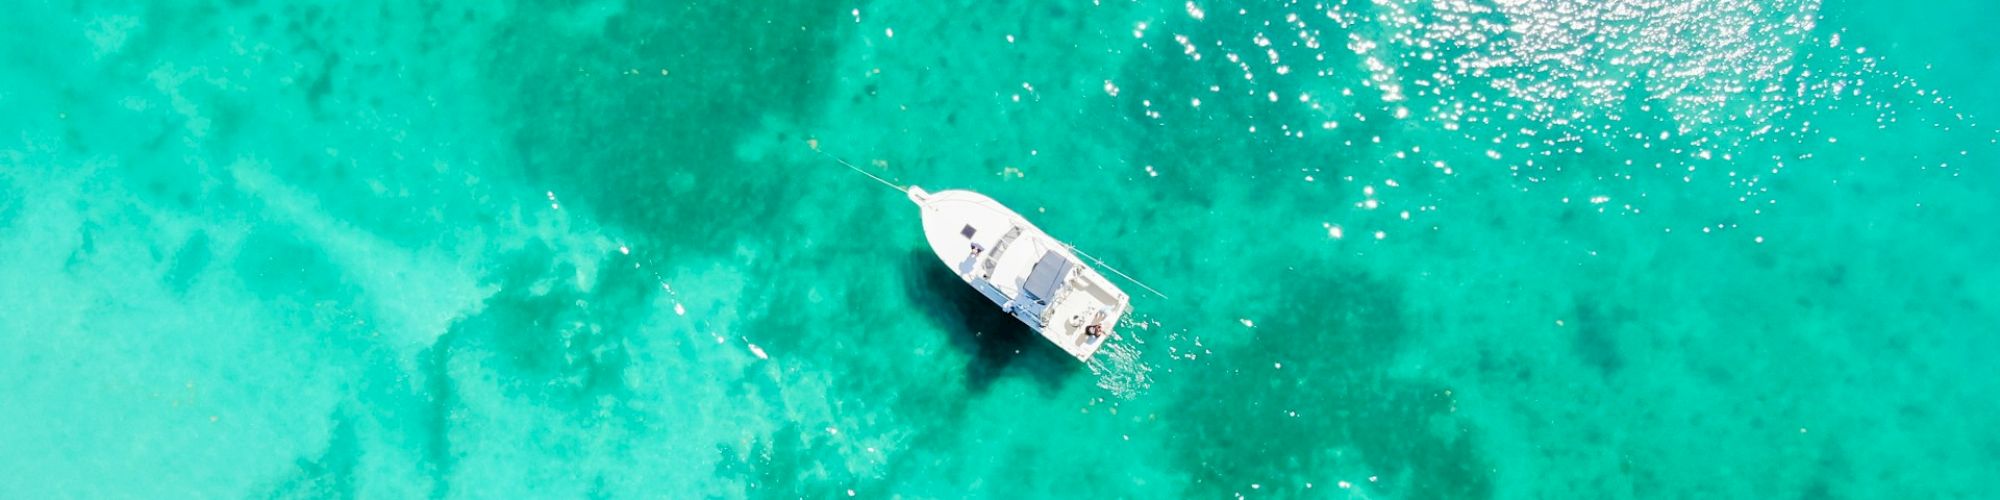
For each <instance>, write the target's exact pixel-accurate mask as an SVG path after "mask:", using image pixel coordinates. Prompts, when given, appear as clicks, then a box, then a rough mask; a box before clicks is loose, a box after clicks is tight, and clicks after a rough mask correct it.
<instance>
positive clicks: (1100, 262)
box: [1063, 243, 1173, 300]
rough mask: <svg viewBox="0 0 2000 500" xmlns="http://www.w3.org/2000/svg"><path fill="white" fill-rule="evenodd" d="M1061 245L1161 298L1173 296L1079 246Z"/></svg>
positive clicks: (1170, 298)
mask: <svg viewBox="0 0 2000 500" xmlns="http://www.w3.org/2000/svg"><path fill="white" fill-rule="evenodd" d="M1063 246H1066V247H1069V249H1070V251H1072V252H1076V254H1077V255H1082V256H1083V258H1086V259H1090V261H1091V262H1096V263H1097V265H1100V266H1104V269H1105V270H1107V271H1111V273H1112V274H1116V275H1118V277H1120V278H1125V281H1130V282H1132V284H1134V285H1139V288H1144V289H1146V291H1148V292H1153V295H1158V296H1160V298H1162V299H1168V300H1172V299H1173V297H1168V296H1167V294H1164V293H1160V291H1159V290H1154V289H1153V287H1150V286H1146V283H1145V282H1143V281H1139V279H1138V278H1133V277H1132V275H1129V274H1125V272H1124V271H1119V270H1118V268H1115V267H1111V264H1106V263H1104V261H1103V260H1101V259H1098V258H1097V256H1094V255H1091V254H1090V253H1089V252H1085V251H1083V249H1081V248H1077V247H1076V245H1071V244H1068V243H1064V244H1063Z"/></svg>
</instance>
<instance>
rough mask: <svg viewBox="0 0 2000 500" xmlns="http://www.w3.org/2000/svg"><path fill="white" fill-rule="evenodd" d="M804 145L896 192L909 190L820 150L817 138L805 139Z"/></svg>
mask: <svg viewBox="0 0 2000 500" xmlns="http://www.w3.org/2000/svg"><path fill="white" fill-rule="evenodd" d="M806 145H807V146H811V147H812V150H813V152H814V153H819V155H820V156H825V157H826V158H827V159H829V160H833V161H834V162H837V163H839V164H840V165H841V166H844V167H847V169H848V170H853V171H855V172H859V173H861V175H866V176H868V178H870V179H875V182H880V183H882V185H884V186H889V189H894V190H896V191H897V192H908V191H909V188H905V187H903V186H899V185H896V183H894V182H889V181H888V180H887V179H883V178H881V177H880V176H876V175H875V174H871V173H868V171H867V170H862V169H861V167H856V166H854V164H852V163H848V162H847V160H842V159H840V157H838V156H834V155H833V153H828V152H826V151H825V150H822V149H820V148H819V139H809V140H807V141H806Z"/></svg>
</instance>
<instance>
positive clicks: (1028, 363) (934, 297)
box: [903, 250, 1083, 394]
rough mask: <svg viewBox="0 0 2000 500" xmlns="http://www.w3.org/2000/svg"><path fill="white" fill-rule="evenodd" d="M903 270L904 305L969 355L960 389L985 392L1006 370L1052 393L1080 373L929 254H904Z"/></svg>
mask: <svg viewBox="0 0 2000 500" xmlns="http://www.w3.org/2000/svg"><path fill="white" fill-rule="evenodd" d="M903 272H904V276H905V277H906V281H907V286H905V287H904V289H905V290H907V291H908V292H909V294H910V302H911V303H913V304H916V305H917V307H919V308H922V309H923V310H924V316H926V317H929V318H930V319H931V322H932V323H935V324H936V325H937V327H938V329H940V330H944V331H945V332H946V334H947V337H949V339H950V341H951V345H952V347H954V348H956V349H958V350H960V351H964V352H965V353H966V354H967V355H969V356H970V357H971V359H970V360H969V361H967V362H966V366H965V385H966V389H969V390H971V391H973V392H985V391H986V389H987V388H988V387H990V386H992V385H993V382H994V381H996V380H999V379H1000V377H1002V376H1005V375H1006V374H1007V372H1008V371H1010V370H1012V371H1019V372H1025V373H1026V374H1027V375H1028V376H1030V377H1032V378H1034V379H1035V382H1036V383H1037V385H1039V386H1040V387H1041V388H1042V392H1043V394H1053V393H1055V392H1057V391H1059V390H1061V389H1062V384H1063V381H1064V380H1066V379H1068V378H1069V377H1070V375H1071V374H1074V373H1076V372H1078V371H1082V368H1083V364H1082V363H1078V362H1077V361H1076V360H1074V359H1070V358H1069V357H1068V355H1066V354H1064V353H1063V352H1062V350H1061V349H1057V348H1056V346H1054V345H1050V344H1049V341H1048V340H1045V339H1043V338H1042V336H1041V335H1040V334H1037V333H1035V331H1034V330H1032V329H1029V328H1028V325H1025V324H1021V321H1020V320H1017V319H1014V317H1013V316H1009V315H1007V313H1004V312H1001V311H1000V306H999V305H996V304H994V303H993V302H992V301H989V300H986V297H985V296H982V295H980V294H979V292H978V291H975V290H973V289H972V287H970V286H967V285H966V284H965V282H964V281H961V280H959V278H958V277H957V276H953V275H952V274H951V270H949V269H946V268H944V266H941V265H939V263H938V259H937V257H936V256H934V255H931V253H930V252H928V251H925V250H917V251H912V252H910V258H909V259H907V260H906V261H905V264H904V269H903Z"/></svg>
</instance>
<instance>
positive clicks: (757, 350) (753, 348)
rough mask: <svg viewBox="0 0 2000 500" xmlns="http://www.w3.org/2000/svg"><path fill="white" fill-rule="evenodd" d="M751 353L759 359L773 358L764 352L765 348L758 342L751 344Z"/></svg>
mask: <svg viewBox="0 0 2000 500" xmlns="http://www.w3.org/2000/svg"><path fill="white" fill-rule="evenodd" d="M750 354H754V355H756V356H757V359H771V356H770V355H768V354H764V348H762V347H757V344H750Z"/></svg>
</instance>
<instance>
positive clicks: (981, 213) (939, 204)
mask: <svg viewBox="0 0 2000 500" xmlns="http://www.w3.org/2000/svg"><path fill="white" fill-rule="evenodd" d="M909 195H910V200H911V201H912V202H915V203H916V204H917V205H918V206H919V207H920V210H921V212H922V216H923V225H924V239H925V241H926V242H927V243H928V244H929V245H930V247H931V251H932V252H933V253H935V254H936V255H937V257H938V260H939V261H940V262H941V263H943V264H944V265H945V267H946V268H948V269H950V270H951V271H952V272H953V273H954V274H956V275H957V276H958V277H959V279H960V280H961V281H963V282H965V283H966V285H968V286H971V287H972V288H973V289H974V290H977V291H979V293H980V294H981V295H983V296H985V297H986V298H987V300H990V301H992V302H993V303H994V305H995V306H996V307H999V308H1001V310H1002V311H1004V312H1006V313H1008V314H1009V315H1011V316H1014V318H1015V319H1017V320H1020V321H1021V322H1022V323H1024V324H1026V325H1028V327H1029V328H1030V329H1033V330H1034V331H1035V332H1036V333H1038V334H1040V335H1041V336H1042V337H1043V338H1045V339H1048V340H1049V341H1050V342H1052V343H1054V344H1056V346H1057V347H1060V348H1062V349H1063V351H1064V352H1067V353H1069V354H1070V356H1071V357H1074V358H1077V359H1078V360H1082V361H1089V360H1090V358H1091V356H1092V355H1094V354H1095V353H1096V352H1097V350H1098V349H1099V348H1101V347H1103V345H1104V343H1105V342H1106V341H1107V340H1109V339H1110V338H1111V337H1112V336H1113V335H1114V333H1115V332H1114V331H1113V330H1114V329H1115V328H1116V326H1117V324H1118V321H1119V320H1120V319H1122V318H1123V317H1124V315H1125V313H1126V311H1127V309H1129V305H1130V297H1129V296H1127V295H1126V294H1125V293H1124V291H1122V290H1120V289H1118V287H1117V286H1116V285H1113V284H1112V283H1111V282H1110V280H1108V279H1105V277H1104V275H1102V274H1100V273H1098V272H1097V270H1096V269H1093V268H1091V267H1090V266H1089V265H1087V264H1085V263H1084V262H1083V260H1082V259H1079V258H1077V255H1076V254H1075V253H1074V252H1072V251H1071V250H1070V248H1069V245H1067V244H1064V243H1063V242H1062V241H1061V240H1057V239H1055V238H1054V237H1051V236H1049V235H1048V233H1045V232H1043V231H1042V230H1041V229H1040V228H1037V227H1035V225H1034V224H1033V223H1030V222H1028V220H1027V219H1026V218H1024V217H1021V215H1020V214H1019V213H1016V212H1014V211H1013V210H1012V209H1009V208H1007V206H1006V205H1003V204H1001V203H1000V202H998V201H994V200H993V199H992V198H989V197H987V196H986V195H982V194H979V193H976V192H972V191H965V190H947V191H940V192H937V193H930V192H926V191H924V190H923V188H918V187H911V188H910V189H909Z"/></svg>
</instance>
